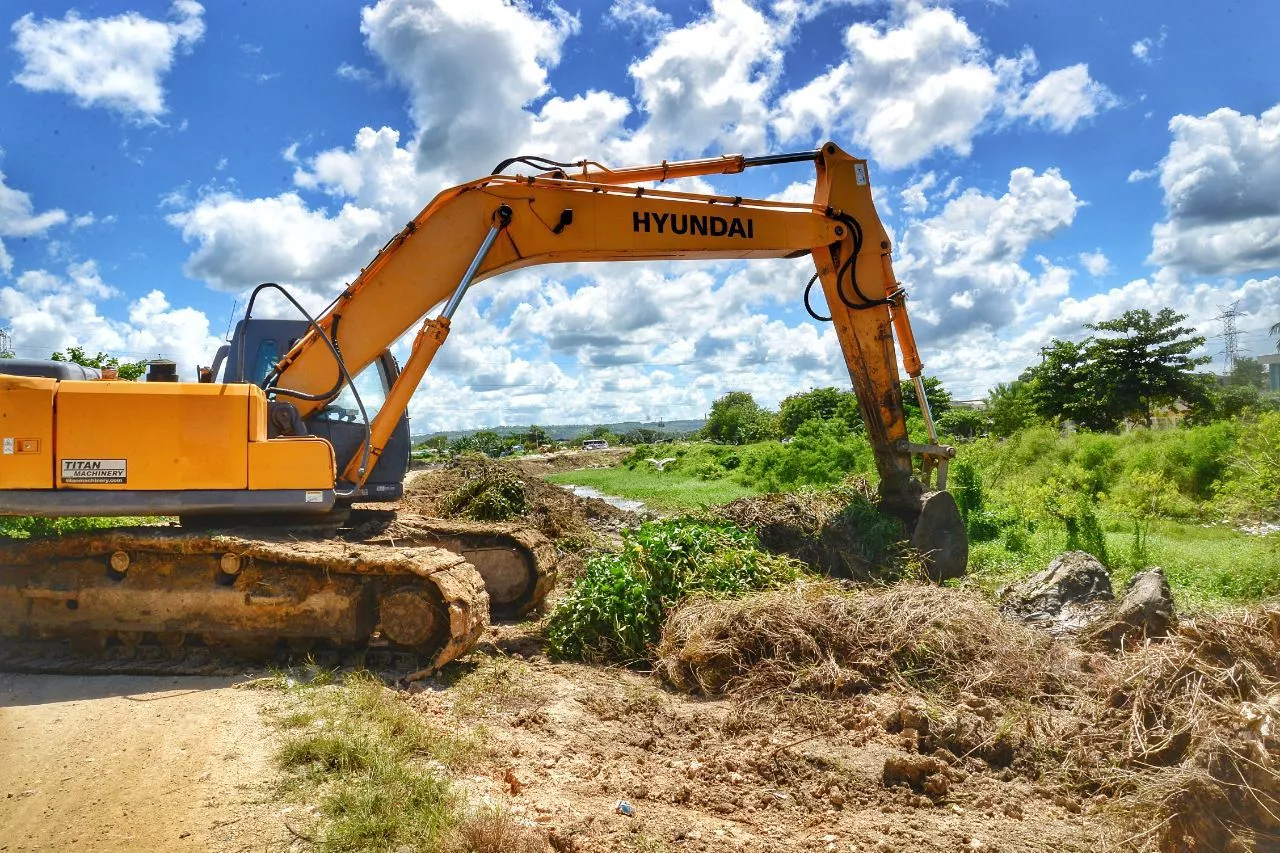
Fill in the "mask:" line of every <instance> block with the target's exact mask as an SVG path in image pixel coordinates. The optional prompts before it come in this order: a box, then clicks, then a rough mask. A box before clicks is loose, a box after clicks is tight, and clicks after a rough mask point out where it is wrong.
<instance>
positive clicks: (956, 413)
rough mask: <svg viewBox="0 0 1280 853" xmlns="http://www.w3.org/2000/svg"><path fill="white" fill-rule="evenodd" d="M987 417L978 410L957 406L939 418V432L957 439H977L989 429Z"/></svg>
mask: <svg viewBox="0 0 1280 853" xmlns="http://www.w3.org/2000/svg"><path fill="white" fill-rule="evenodd" d="M987 423H988V422H987V416H986V414H984V413H983V412H980V411H978V410H977V409H970V408H967V407H965V406H957V407H956V408H954V409H948V410H947V411H945V412H943V413H942V417H940V418H938V424H937V426H938V432H940V433H942V434H943V435H950V436H954V437H956V438H976V437H977V436H978V435H979V434H980V433H982V432H984V431H985V430H986V429H987Z"/></svg>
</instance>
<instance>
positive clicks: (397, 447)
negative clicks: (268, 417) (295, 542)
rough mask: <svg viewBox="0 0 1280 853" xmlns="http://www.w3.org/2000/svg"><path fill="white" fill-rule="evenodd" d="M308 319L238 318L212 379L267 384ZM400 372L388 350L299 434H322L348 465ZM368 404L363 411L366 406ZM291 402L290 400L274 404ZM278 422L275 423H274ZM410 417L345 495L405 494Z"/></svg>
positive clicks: (385, 497) (364, 498)
mask: <svg viewBox="0 0 1280 853" xmlns="http://www.w3.org/2000/svg"><path fill="white" fill-rule="evenodd" d="M308 329H309V324H308V322H307V321H306V320H273V319H257V318H252V317H251V318H249V319H247V320H241V321H239V322H238V323H237V324H236V328H235V332H234V334H233V335H232V336H231V342H230V343H228V344H224V345H223V346H222V347H220V348H219V350H218V353H217V356H216V357H215V359H214V364H213V368H212V370H211V371H210V372H209V374H208V375H209V377H210V381H217V382H251V383H253V384H254V385H257V386H258V387H259V388H263V389H264V390H267V388H266V384H267V379H268V376H269V375H270V373H271V369H272V368H273V367H275V365H276V363H277V362H278V361H279V360H280V356H282V355H284V354H285V353H287V352H289V350H291V349H292V348H293V347H294V345H296V344H297V342H298V341H299V340H300V339H301V338H302V337H303V336H304V335H306V333H307V331H308ZM399 376H400V365H399V364H398V363H397V362H396V360H395V358H394V357H393V356H392V355H391V353H390V352H388V351H386V350H383V352H382V353H381V355H379V356H378V357H377V358H376V359H374V361H373V362H371V363H370V364H369V365H368V366H366V367H365V368H364V369H363V370H362V371H360V372H359V373H357V374H356V375H355V376H354V377H352V379H353V382H352V384H353V385H354V386H355V387H354V389H353V388H352V386H351V385H344V387H343V388H342V390H341V391H340V392H339V393H338V395H337V396H336V397H334V398H333V399H332V400H330V401H329V402H328V403H326V404H325V405H324V406H323V407H322V408H320V409H318V410H316V411H315V412H312V413H311V414H309V415H307V417H306V418H305V419H303V420H302V421H301V428H302V432H300V433H298V434H303V435H314V436H320V437H321V438H324V439H326V440H327V441H328V442H329V444H331V445H332V446H333V455H334V458H335V460H336V461H337V465H338V470H339V471H342V470H344V469H345V468H346V466H347V464H348V463H349V462H350V461H351V460H352V459H353V458H355V457H356V456H357V455H358V454H359V453H360V452H361V450H362V448H363V447H364V444H365V441H366V438H367V435H368V431H367V428H366V424H365V417H366V416H367V417H368V418H369V419H370V420H372V419H373V418H375V417H377V415H378V412H379V411H380V410H381V409H382V404H383V403H384V402H385V401H386V398H387V393H388V392H389V391H390V389H391V387H392V386H393V385H394V384H395V381H396V379H398V378H399ZM361 404H363V414H362V412H361ZM272 405H273V407H276V406H287V405H291V404H289V403H287V402H284V400H281V401H277V402H275V403H273V404H272ZM273 428H274V427H273ZM410 449H411V441H410V437H409V417H408V414H402V415H401V416H400V418H399V420H398V421H397V422H396V424H395V426H394V427H393V429H392V431H391V437H390V438H389V439H388V441H387V444H386V446H385V447H384V448H383V449H382V453H381V454H380V455H379V456H378V460H377V462H376V463H375V464H374V466H373V470H372V472H371V473H370V474H369V478H368V479H367V480H366V481H365V482H364V484H363V485H362V486H361V487H360V488H358V489H356V490H355V492H354V494H352V495H351V497H349V498H345V499H344V500H345V501H347V502H351V501H359V502H361V503H365V502H378V501H395V500H399V499H400V498H401V496H402V495H403V494H404V475H405V472H406V471H408V469H409V452H410Z"/></svg>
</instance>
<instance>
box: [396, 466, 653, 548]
mask: <svg viewBox="0 0 1280 853" xmlns="http://www.w3.org/2000/svg"><path fill="white" fill-rule="evenodd" d="M586 455H592V454H586ZM517 495H518V498H517ZM404 505H405V507H406V508H407V509H409V510H411V511H413V512H418V513H421V514H423V515H427V516H434V517H436V518H474V517H477V516H476V515H475V514H474V513H475V511H476V510H477V509H479V510H480V512H481V515H480V516H479V517H481V518H486V519H489V520H495V519H496V518H497V515H495V513H494V512H491V510H495V509H496V510H499V511H502V512H504V513H505V514H503V515H502V516H501V520H505V521H516V522H523V523H525V524H529V525H531V526H532V527H536V528H537V529H538V530H539V531H541V532H542V533H543V534H544V535H546V536H547V537H549V538H551V539H553V540H556V541H557V543H559V544H561V545H564V544H566V543H568V544H571V545H572V544H575V542H574V540H579V541H583V540H590V539H592V538H593V537H594V534H597V533H605V532H610V531H616V530H617V529H619V528H621V527H626V526H632V525H635V524H638V523H639V520H640V519H639V517H638V516H636V514H635V513H631V512H627V511H625V510H621V509H618V508H617V507H614V506H611V505H610V504H608V503H605V502H604V501H602V500H598V499H596V498H580V497H577V496H576V495H574V494H572V493H571V492H569V491H567V490H565V489H562V488H560V487H559V486H553V485H552V484H550V483H547V482H545V481H544V480H542V479H541V477H539V476H538V475H536V474H534V473H531V471H530V469H529V467H528V463H519V464H517V463H512V462H506V461H499V460H495V459H488V458H485V457H483V456H463V457H460V458H459V459H458V460H456V461H455V462H453V463H452V464H450V465H449V466H448V467H445V468H440V469H437V470H434V471H424V472H422V473H420V474H418V475H417V476H416V477H415V478H414V479H413V480H412V481H411V482H410V483H409V485H408V486H407V487H406V489H405V496H404Z"/></svg>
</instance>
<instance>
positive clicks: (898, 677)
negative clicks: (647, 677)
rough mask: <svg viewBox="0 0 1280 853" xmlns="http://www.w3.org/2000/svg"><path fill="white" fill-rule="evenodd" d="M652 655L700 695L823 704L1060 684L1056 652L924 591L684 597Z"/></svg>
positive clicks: (989, 612) (1036, 689) (953, 599)
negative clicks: (894, 694)
mask: <svg viewBox="0 0 1280 853" xmlns="http://www.w3.org/2000/svg"><path fill="white" fill-rule="evenodd" d="M657 654H658V657H659V659H660V660H659V666H660V669H661V672H662V674H663V676H664V677H665V678H666V679H667V680H668V681H670V682H671V683H672V684H674V685H676V686H678V687H680V688H682V689H684V690H688V691H691V692H700V693H704V694H723V693H735V694H739V695H744V696H759V695H764V694H770V693H778V692H791V693H795V692H800V693H808V694H814V695H818V696H825V697H838V696H842V695H848V694H851V693H862V692H867V691H871V690H876V689H881V688H887V687H902V688H908V689H911V690H920V691H923V692H926V693H929V694H932V695H941V696H951V697H955V696H960V695H961V694H967V695H971V696H988V697H1001V698H1005V697H1008V698H1029V697H1031V696H1034V695H1038V694H1040V693H1042V692H1044V691H1046V690H1049V691H1057V690H1058V689H1059V688H1060V687H1061V678H1062V673H1063V672H1064V667H1063V665H1062V659H1063V653H1062V652H1061V650H1060V649H1059V648H1058V647H1056V646H1055V645H1054V644H1053V643H1052V642H1051V641H1049V640H1048V639H1047V638H1045V637H1043V636H1042V635H1039V634H1037V633H1035V632H1033V631H1031V630H1030V629H1028V628H1025V627H1023V626H1022V625H1019V624H1017V623H1014V622H1010V621H1008V620H1005V619H1002V618H1001V617H1000V615H999V614H998V613H997V612H996V611H995V609H994V608H992V607H991V606H990V605H989V604H987V603H986V602H985V601H983V600H982V599H980V598H978V597H977V596H975V595H972V594H969V593H967V592H962V591H959V590H952V589H946V588H942V587H937V586H932V585H928V584H917V583H903V584H898V585H896V586H891V587H880V588H869V589H861V590H856V591H853V592H844V591H841V590H839V589H837V588H836V587H834V586H833V585H829V584H800V585H796V586H792V587H789V588H786V589H782V590H777V591H772V592H763V593H757V594H754V595H750V596H747V597H746V598H743V599H739V600H728V601H710V600H696V601H692V602H690V603H688V604H685V605H684V606H682V607H680V608H679V609H678V610H677V611H675V612H674V613H673V614H672V615H671V617H670V618H669V619H668V620H667V623H666V626H665V628H664V630H663V634H662V639H661V642H660V643H659V645H658V649H657Z"/></svg>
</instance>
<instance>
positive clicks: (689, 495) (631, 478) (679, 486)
mask: <svg viewBox="0 0 1280 853" xmlns="http://www.w3.org/2000/svg"><path fill="white" fill-rule="evenodd" d="M547 480H548V481H550V482H552V483H557V484H559V485H570V484H572V485H575V486H590V487H591V488H593V489H596V490H597V491H600V492H602V493H604V494H606V495H613V496H615V497H620V498H630V499H632V500H638V501H644V504H645V506H647V507H649V508H650V509H654V510H658V511H680V510H691V509H700V508H702V507H705V506H712V505H714V504H722V503H728V502H729V501H732V500H737V499H738V498H742V497H747V496H749V495H758V494H760V493H761V492H760V490H759V489H756V488H752V487H750V486H744V485H742V484H741V483H736V482H734V481H732V480H728V479H719V480H703V479H701V478H699V477H695V476H691V475H689V474H682V473H679V472H674V471H658V470H657V469H655V468H652V467H651V468H649V470H645V469H644V468H637V469H636V470H634V471H629V470H627V469H626V468H591V469H587V470H583V471H566V472H564V473H561V474H552V475H550V476H548V477H547Z"/></svg>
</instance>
